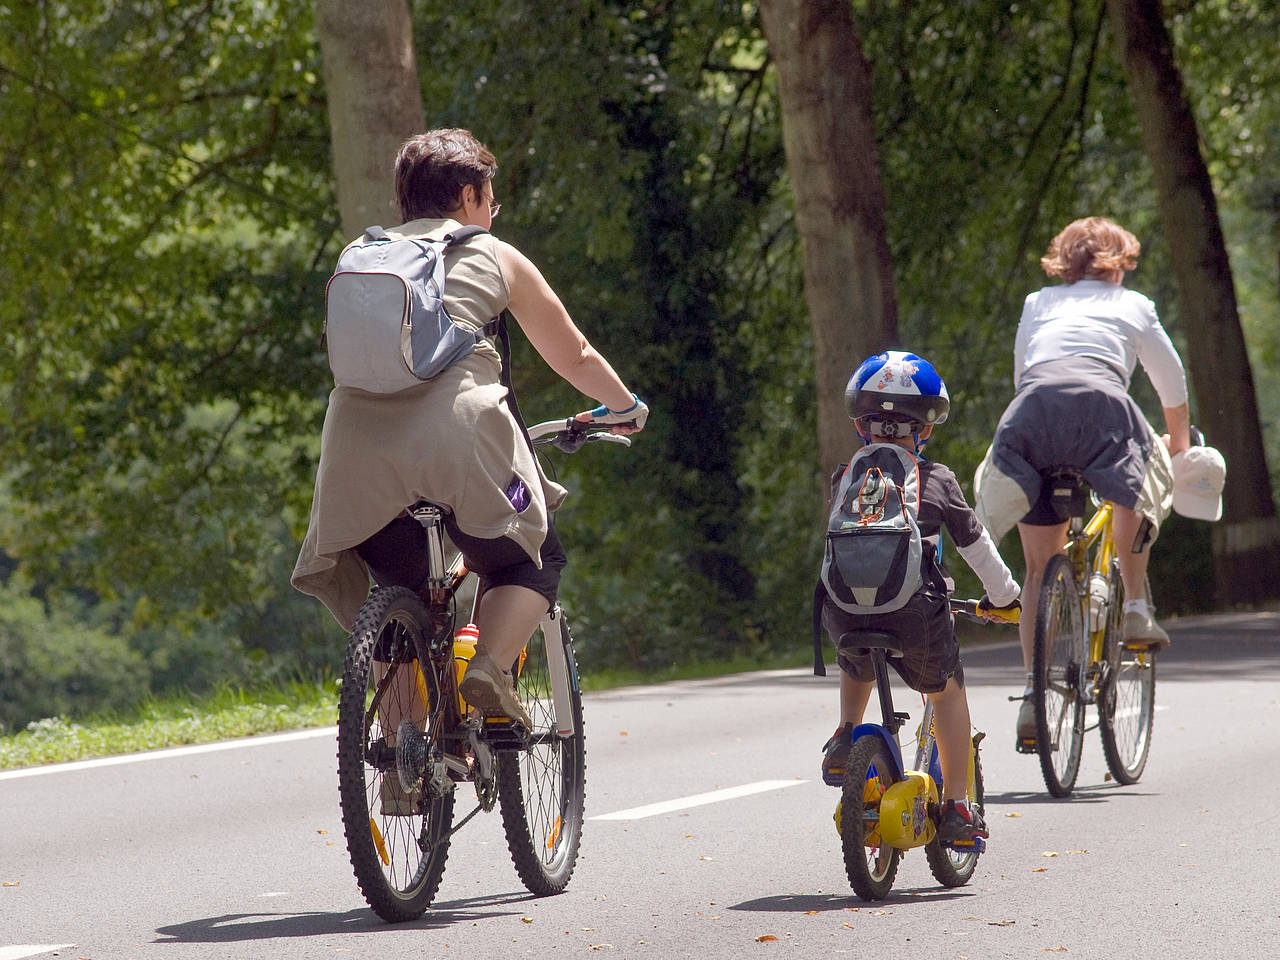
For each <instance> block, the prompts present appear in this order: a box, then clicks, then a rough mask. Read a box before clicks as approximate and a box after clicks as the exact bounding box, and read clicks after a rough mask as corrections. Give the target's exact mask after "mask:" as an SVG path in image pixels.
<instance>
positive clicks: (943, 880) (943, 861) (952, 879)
mask: <svg viewBox="0 0 1280 960" xmlns="http://www.w3.org/2000/svg"><path fill="white" fill-rule="evenodd" d="M981 742H982V734H976V735H975V736H974V738H973V778H972V779H971V780H970V781H969V786H968V789H966V791H965V801H966V802H967V803H968V804H969V809H970V810H972V811H975V812H977V813H978V814H981V815H982V818H983V820H986V810H985V807H984V801H985V798H986V794H985V793H984V792H983V788H982V759H981V757H980V756H979V755H978V744H979V743H981ZM924 855H925V858H926V859H927V860H928V861H929V872H930V873H932V874H933V877H934V879H935V880H937V881H938V882H939V883H940V884H942V885H943V886H944V887H962V886H964V885H965V884H966V883H968V882H969V878H970V877H972V876H973V871H974V869H975V868H977V866H978V857H980V856H982V854H981V852H979V851H978V850H976V849H975V850H973V851H972V852H968V853H962V852H961V851H959V850H954V849H952V848H951V847H944V846H943V845H942V842H941V841H940V840H938V838H937V837H934V838H933V839H932V840H930V841H929V842H928V843H927V844H925V848H924Z"/></svg>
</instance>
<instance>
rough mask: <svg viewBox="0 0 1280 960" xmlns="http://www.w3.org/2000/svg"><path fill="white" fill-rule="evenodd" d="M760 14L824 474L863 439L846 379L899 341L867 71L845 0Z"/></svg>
mask: <svg viewBox="0 0 1280 960" xmlns="http://www.w3.org/2000/svg"><path fill="white" fill-rule="evenodd" d="M760 17H761V20H762V21H763V24H764V32H765V37H766V38H767V40H768V43H769V51H770V54H771V56H772V58H773V61H774V63H775V65H776V66H777V70H778V89H779V98H780V102H781V105H782V132H783V145H784V148H785V150H786V156H787V167H788V169H789V170H790V172H791V189H792V196H793V198H794V203H795V212H796V228H797V230H798V231H799V234H800V239H801V241H802V243H803V245H804V280H805V302H806V304H807V305H808V308H809V322H810V324H811V326H812V327H813V350H814V366H815V370H816V373H817V390H818V406H817V409H818V451H819V455H820V457H821V463H822V469H823V471H824V476H825V472H826V471H829V470H831V469H833V468H834V467H835V465H836V464H837V463H838V462H840V461H841V460H842V459H843V460H847V459H848V457H849V455H850V453H851V452H852V451H851V448H852V446H853V445H854V444H855V443H856V442H857V441H856V436H855V434H854V432H853V426H852V424H851V423H850V422H849V417H848V415H847V414H846V413H845V409H844V401H843V396H844V388H845V384H846V383H847V382H848V379H849V376H850V374H852V373H853V371H854V368H855V367H856V366H857V365H858V363H859V362H861V361H862V360H863V359H865V358H866V357H867V356H868V355H870V354H872V353H875V352H878V351H880V350H885V349H888V348H889V347H892V346H896V345H897V336H898V317H897V302H896V300H895V297H894V289H893V264H892V261H891V259H890V255H889V244H888V240H887V239H886V237H885V220H884V189H883V187H882V186H881V183H880V167H879V158H878V150H877V147H876V137H875V128H874V124H873V121H872V118H871V69H870V66H869V65H868V63H867V61H866V59H865V58H864V57H863V55H862V44H861V41H860V40H859V38H858V33H857V30H856V29H855V27H854V23H853V15H852V12H851V9H850V5H849V0H761V3H760ZM823 492H824V494H825V492H826V491H825V489H824V491H823Z"/></svg>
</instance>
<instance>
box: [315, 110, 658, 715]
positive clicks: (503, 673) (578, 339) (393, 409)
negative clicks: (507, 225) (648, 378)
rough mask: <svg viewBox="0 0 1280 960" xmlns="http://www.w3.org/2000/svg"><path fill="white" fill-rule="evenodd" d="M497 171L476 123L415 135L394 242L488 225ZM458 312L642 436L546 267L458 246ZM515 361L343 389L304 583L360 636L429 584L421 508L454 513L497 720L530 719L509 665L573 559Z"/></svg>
mask: <svg viewBox="0 0 1280 960" xmlns="http://www.w3.org/2000/svg"><path fill="white" fill-rule="evenodd" d="M496 171H497V162H496V161H495V159H494V156H493V154H492V153H490V152H489V150H488V149H486V148H485V146H484V145H483V144H482V143H480V142H479V141H478V140H476V139H475V137H473V136H472V135H471V133H470V132H468V131H466V130H454V129H441V130H432V131H429V132H427V133H423V134H420V135H418V136H415V137H411V138H410V139H408V140H406V141H405V143H404V144H403V145H402V146H401V148H400V151H399V154H398V156H397V157H396V163H395V188H396V199H397V202H398V203H399V207H400V212H401V215H402V217H403V219H404V221H405V222H404V223H403V224H402V225H401V226H399V227H395V228H393V229H390V230H388V231H387V234H388V235H389V236H390V237H392V238H397V237H406V236H409V237H411V236H420V237H431V238H436V239H438V238H442V237H444V236H445V235H447V234H449V233H450V232H451V231H453V230H457V229H458V228H459V227H460V226H467V225H476V226H480V227H483V228H484V229H485V230H486V231H487V230H488V229H489V228H490V227H491V226H492V223H493V218H494V217H495V216H497V214H498V209H499V207H500V206H501V204H499V203H498V202H497V201H496V200H495V199H494V195H493V176H494V173H495V172H496ZM444 262H445V274H446V280H445V285H444V290H445V295H444V300H445V305H446V309H447V310H448V313H449V315H450V317H451V318H452V319H453V320H454V322H456V323H462V324H465V325H468V326H471V327H474V328H475V329H477V330H479V329H480V328H482V327H484V326H485V325H486V324H487V323H488V322H489V321H490V320H491V319H492V318H493V317H496V316H498V315H499V314H500V313H502V311H503V310H510V312H511V314H512V315H513V316H514V317H515V318H516V320H517V322H518V323H519V324H520V328H521V330H523V331H524V333H525V335H526V336H527V337H528V339H529V342H530V343H532V344H533V346H534V348H535V349H536V350H537V351H538V353H539V354H540V355H541V356H542V358H543V359H544V360H546V362H547V363H548V364H549V365H550V366H551V368H552V369H553V370H555V371H556V373H558V374H559V375H560V376H562V377H563V378H564V379H565V380H567V381H568V382H569V383H570V384H572V385H573V386H574V387H576V388H577V389H578V390H580V391H581V392H582V393H584V394H587V395H588V396H591V397H594V398H595V399H596V400H598V401H599V402H600V404H601V406H600V407H597V408H596V409H595V410H592V411H590V412H588V413H582V414H579V415H578V419H581V420H591V421H593V422H596V423H606V424H612V425H614V426H613V428H612V429H613V430H614V432H617V433H632V432H635V431H638V430H640V429H641V428H642V427H643V426H644V423H645V418H646V417H647V415H648V408H647V407H646V406H645V405H644V404H643V403H641V402H640V401H639V400H638V399H637V398H636V396H635V395H634V394H633V393H631V392H630V391H629V390H628V389H627V388H626V387H625V386H624V385H623V383H622V380H621V379H620V378H619V377H618V375H617V374H616V373H615V372H614V370H613V368H612V367H611V366H610V365H609V363H608V361H607V360H605V358H604V357H603V356H601V355H600V354H599V353H597V352H596V350H595V349H594V348H593V347H592V346H591V344H590V343H588V342H587V339H586V337H584V336H583V335H582V333H581V332H580V331H579V330H578V328H577V326H575V325H574V323H573V320H572V319H571V318H570V317H569V313H568V311H566V310H565V308H564V305H563V304H562V303H561V302H560V299H559V298H558V297H557V296H556V294H555V292H554V291H553V290H552V289H551V287H550V285H549V284H548V283H547V281H546V280H545V279H544V278H543V276H542V274H541V273H540V272H539V271H538V268H537V267H536V266H534V265H533V263H532V262H530V261H529V259H528V258H527V257H525V256H524V255H523V254H522V253H520V251H518V250H517V249H516V248H515V247H513V246H511V245H510V244H508V243H504V242H503V241H501V240H499V239H497V238H496V237H494V236H493V235H492V234H489V233H483V234H479V235H477V236H474V237H472V238H470V239H468V240H466V241H465V242H460V243H456V244H454V245H452V246H450V247H448V249H447V251H446V253H445V256H444ZM500 373H501V358H500V356H499V354H498V352H497V350H496V349H495V348H494V346H493V344H492V343H491V342H489V341H488V340H481V341H480V343H479V345H478V346H477V348H476V350H475V351H474V352H473V353H471V354H469V355H468V356H466V357H464V358H463V359H462V360H460V361H458V362H457V363H455V364H453V365H452V366H450V367H449V368H448V369H446V370H445V371H444V372H443V373H441V374H440V375H439V376H437V377H435V378H433V379H431V380H429V381H426V382H424V383H421V384H419V385H416V386H412V387H410V388H409V389H406V390H401V391H399V392H398V393H390V394H375V393H368V392H365V391H363V390H357V389H353V388H350V387H335V388H334V390H333V392H332V393H331V394H330V395H329V408H328V411H327V413H326V414H325V421H324V431H323V434H322V436H321V445H320V464H319V468H318V470H317V473H316V483H315V495H314V499H313V502H312V507H311V521H310V526H309V528H308V530H307V535H306V539H305V540H304V542H303V544H302V549H301V552H300V554H299V556H298V561H297V565H296V567H295V569H294V572H293V581H292V582H293V585H294V586H295V587H296V588H297V589H299V590H301V591H302V592H303V593H306V594H309V595H311V596H315V597H317V598H318V599H320V600H321V601H322V602H323V603H324V604H325V606H326V607H328V609H329V610H330V612H331V613H332V614H333V616H334V618H335V619H336V620H337V621H338V622H339V623H340V624H341V625H342V626H343V627H344V628H345V629H347V630H350V629H351V628H352V626H353V624H354V621H355V617H356V614H357V612H358V611H359V609H360V606H361V604H362V603H363V602H364V600H365V597H366V596H367V594H368V590H369V578H370V575H372V577H373V579H374V580H375V581H377V582H378V583H380V584H385V585H398V586H404V587H408V588H410V589H417V588H419V587H421V586H422V584H423V581H424V580H425V578H426V557H425V549H424V545H425V534H424V531H423V529H422V527H421V526H420V525H419V523H418V522H417V521H416V520H414V519H413V518H412V517H411V516H409V514H408V513H407V511H406V508H407V507H409V506H411V505H412V504H414V503H416V502H418V501H419V500H429V501H431V502H432V503H436V504H439V505H441V506H444V507H446V508H447V509H448V515H447V517H446V518H445V526H446V529H447V531H448V534H449V537H450V539H451V540H452V541H453V542H454V544H455V545H456V546H457V547H458V548H459V549H460V550H461V551H462V553H463V555H464V556H465V557H466V562H467V566H468V568H469V569H471V570H474V571H475V572H476V573H478V574H479V575H480V579H481V590H482V595H481V600H480V606H479V610H478V612H477V615H476V623H477V626H478V627H479V631H480V638H479V641H478V643H477V652H476V655H475V657H473V658H472V660H471V664H470V666H469V668H468V670H467V673H466V676H465V677H464V679H463V681H462V684H461V691H462V693H463V694H464V695H465V696H466V698H467V700H468V702H469V703H471V704H472V705H473V706H475V707H476V708H477V709H479V710H480V711H481V712H482V713H486V714H497V715H501V716H507V717H512V718H514V719H517V720H520V721H522V722H524V723H525V724H526V726H527V725H529V720H528V715H527V714H526V713H525V711H524V708H523V706H522V705H521V704H520V701H519V699H518V698H517V697H516V694H515V691H514V689H513V685H512V680H511V676H510V673H509V672H508V671H507V669H506V668H507V667H508V666H509V665H510V664H511V663H513V662H514V661H515V659H516V657H517V655H518V654H519V652H520V649H521V647H523V645H524V644H525V642H526V641H527V640H528V639H529V635H530V634H531V633H532V632H533V630H534V628H535V627H536V626H537V624H538V621H539V620H540V619H541V618H542V616H543V615H544V614H545V613H546V612H547V610H548V608H549V606H550V605H551V604H553V603H554V602H555V598H556V589H557V586H558V584H559V579H560V571H561V569H562V568H563V567H564V564H565V557H564V552H563V551H562V550H561V547H560V542H559V540H558V538H557V537H556V532H555V528H554V526H553V525H552V523H551V519H550V513H551V511H553V510H555V509H556V508H557V507H558V506H559V505H560V503H561V501H562V500H563V499H564V497H565V490H564V488H563V487H560V486H559V485H557V484H555V483H552V482H550V481H548V480H547V479H546V477H544V476H543V474H542V471H541V468H540V467H539V465H538V462H537V458H536V457H534V455H533V452H532V450H531V449H530V446H529V444H528V441H527V440H526V438H525V437H524V435H523V432H522V431H521V429H520V427H519V425H518V424H517V422H516V420H515V418H514V416H513V415H512V412H511V409H510V408H509V406H508V402H507V399H506V397H507V389H506V387H504V386H503V384H502V383H501V381H500Z"/></svg>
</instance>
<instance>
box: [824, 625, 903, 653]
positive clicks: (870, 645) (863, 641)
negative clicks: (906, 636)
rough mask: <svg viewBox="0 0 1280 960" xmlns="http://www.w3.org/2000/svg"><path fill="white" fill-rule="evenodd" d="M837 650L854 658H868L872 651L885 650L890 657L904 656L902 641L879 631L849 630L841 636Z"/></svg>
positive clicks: (890, 634) (837, 643)
mask: <svg viewBox="0 0 1280 960" xmlns="http://www.w3.org/2000/svg"><path fill="white" fill-rule="evenodd" d="M836 648H837V649H838V650H840V651H841V652H843V653H846V654H848V655H850V656H854V657H862V656H866V655H867V654H869V653H870V652H871V651H872V650H883V651H884V652H885V656H888V657H901V656H902V641H901V640H899V639H898V638H897V637H895V636H894V635H893V634H892V633H882V632H881V631H879V630H847V631H845V632H844V633H842V634H840V639H838V640H837V641H836Z"/></svg>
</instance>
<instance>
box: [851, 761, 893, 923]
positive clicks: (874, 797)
mask: <svg viewBox="0 0 1280 960" xmlns="http://www.w3.org/2000/svg"><path fill="white" fill-rule="evenodd" d="M900 779H902V778H901V777H899V776H898V775H897V772H896V768H895V767H894V763H893V758H892V757H890V755H889V748H888V746H886V745H885V742H884V741H883V740H881V739H880V738H879V737H877V736H864V737H859V738H858V739H857V740H855V741H854V743H853V745H852V746H851V747H850V748H849V759H848V760H846V761H845V768H844V787H843V788H842V789H843V794H842V797H841V801H840V818H841V822H840V845H841V847H842V848H843V852H844V869H845V873H847V874H848V876H849V884H850V886H852V887H853V892H854V893H856V894H857V895H858V896H859V897H861V898H862V899H863V900H869V901H874V900H883V899H884V898H885V897H887V896H888V895H889V891H890V890H891V889H893V879H894V877H895V876H897V873H898V862H899V861H900V860H901V859H902V851H901V850H898V849H897V848H895V847H890V846H886V845H885V844H883V843H880V842H879V839H880V837H879V821H880V798H881V797H882V796H884V792H885V790H887V789H889V787H891V786H892V785H893V784H894V783H896V782H897V781H899V780H900Z"/></svg>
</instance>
